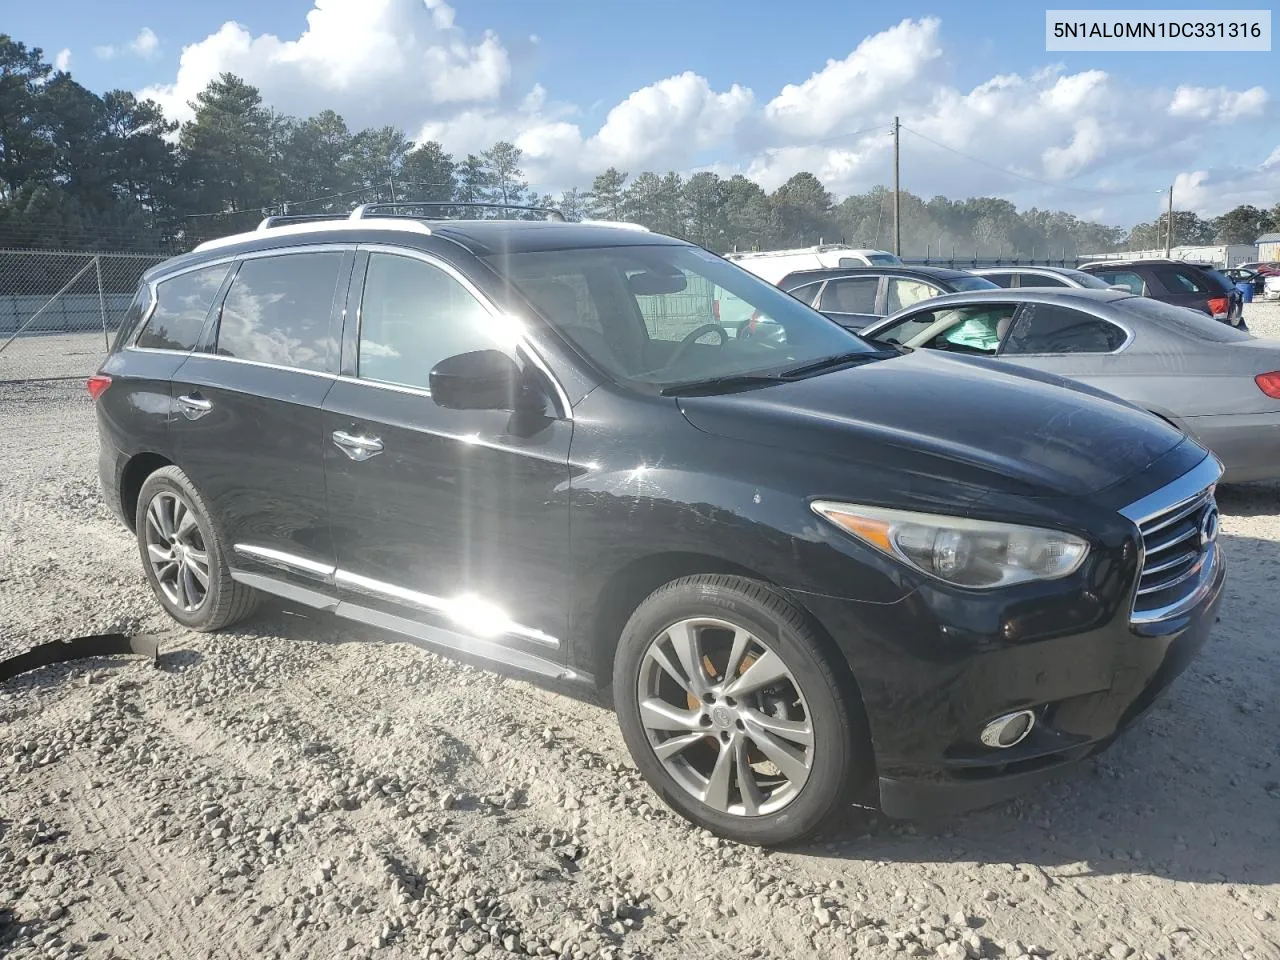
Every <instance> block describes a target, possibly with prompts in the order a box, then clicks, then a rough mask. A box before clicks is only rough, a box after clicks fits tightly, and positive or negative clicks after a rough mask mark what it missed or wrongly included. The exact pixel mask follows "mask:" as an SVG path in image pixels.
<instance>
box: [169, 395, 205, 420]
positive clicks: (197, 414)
mask: <svg viewBox="0 0 1280 960" xmlns="http://www.w3.org/2000/svg"><path fill="white" fill-rule="evenodd" d="M178 409H179V410H181V411H182V415H183V416H184V417H186V418H187V419H188V420H199V419H200V418H201V417H203V416H204V415H205V414H206V413H208V412H209V411H210V410H212V409H213V404H212V403H210V402H209V401H208V400H206V399H205V398H204V397H202V396H200V394H199V393H189V394H187V395H186V396H182V397H179V398H178Z"/></svg>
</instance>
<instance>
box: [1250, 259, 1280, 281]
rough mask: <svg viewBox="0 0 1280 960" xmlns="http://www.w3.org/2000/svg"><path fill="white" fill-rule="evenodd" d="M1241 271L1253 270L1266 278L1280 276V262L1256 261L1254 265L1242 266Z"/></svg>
mask: <svg viewBox="0 0 1280 960" xmlns="http://www.w3.org/2000/svg"><path fill="white" fill-rule="evenodd" d="M1240 267H1241V269H1244V270H1253V271H1255V272H1257V273H1260V274H1262V275H1263V276H1264V277H1277V276H1280V260H1255V261H1253V262H1252V263H1242V264H1240Z"/></svg>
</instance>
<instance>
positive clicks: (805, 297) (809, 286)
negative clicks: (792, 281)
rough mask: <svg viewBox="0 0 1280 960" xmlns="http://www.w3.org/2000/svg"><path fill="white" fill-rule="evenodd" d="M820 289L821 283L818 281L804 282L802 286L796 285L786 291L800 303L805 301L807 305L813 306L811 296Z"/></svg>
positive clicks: (814, 295) (816, 293)
mask: <svg viewBox="0 0 1280 960" xmlns="http://www.w3.org/2000/svg"><path fill="white" fill-rule="evenodd" d="M821 289H822V283H821V281H819V282H818V283H806V284H804V285H803V286H800V287H796V288H795V289H794V290H788V291H787V293H789V294H791V295H792V296H793V297H795V298H796V299H797V300H799V301H800V302H801V303H807V304H808V305H809V306H813V298H814V297H816V296H817V295H818V291H819V290H821Z"/></svg>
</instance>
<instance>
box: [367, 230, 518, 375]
mask: <svg viewBox="0 0 1280 960" xmlns="http://www.w3.org/2000/svg"><path fill="white" fill-rule="evenodd" d="M509 344H510V337H506V336H502V335H501V334H500V332H499V327H498V321H497V320H496V319H495V318H493V317H492V316H490V315H489V313H488V312H487V311H486V310H485V309H484V307H483V306H482V305H481V304H480V301H479V300H477V299H476V298H475V297H474V296H473V295H472V294H471V292H470V291H469V290H467V288H466V287H464V286H463V285H462V284H461V283H460V282H459V281H458V280H457V279H456V278H455V277H453V276H451V275H450V274H448V273H446V272H445V271H444V270H442V269H440V268H439V267H436V266H432V265H431V264H429V263H425V262H423V261H421V260H417V259H414V258H412V257H400V256H396V255H394V254H387V253H375V254H371V255H370V257H369V268H368V270H367V272H366V274H365V281H364V294H363V296H362V298H361V304H360V347H359V358H358V363H359V367H358V370H359V376H360V378H361V379H362V380H377V381H379V382H381V383H392V384H399V385H401V386H406V387H416V388H418V389H421V390H428V389H429V388H430V375H431V368H432V367H434V366H435V365H436V364H437V363H439V362H440V361H441V360H445V359H447V358H449V357H452V356H456V355H457V354H460V353H471V352H473V351H476V350H493V349H502V348H505V347H507V346H508V345H509Z"/></svg>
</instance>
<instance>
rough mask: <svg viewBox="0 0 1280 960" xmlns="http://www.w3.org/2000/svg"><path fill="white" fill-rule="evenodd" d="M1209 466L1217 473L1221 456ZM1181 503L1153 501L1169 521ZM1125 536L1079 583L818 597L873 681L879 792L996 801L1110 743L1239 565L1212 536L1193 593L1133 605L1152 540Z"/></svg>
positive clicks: (908, 806) (960, 806) (869, 686)
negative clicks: (1019, 723)
mask: <svg viewBox="0 0 1280 960" xmlns="http://www.w3.org/2000/svg"><path fill="white" fill-rule="evenodd" d="M1206 471H1207V472H1206ZM1197 472H1198V478H1197V479H1196V482H1197V483H1200V482H1205V483H1208V482H1211V480H1212V476H1217V474H1218V469H1217V467H1216V464H1215V465H1213V466H1212V467H1209V466H1205V467H1201V468H1197V471H1193V474H1196V473H1197ZM1191 476H1192V474H1188V477H1191ZM1206 477H1208V478H1209V479H1205V478H1206ZM1195 489H1196V490H1201V489H1203V487H1199V486H1197V487H1195ZM1189 491H1190V488H1189V489H1188V492H1189ZM1163 496H1164V491H1163V490H1161V491H1157V494H1153V495H1152V498H1156V499H1159V498H1160V497H1163ZM1179 496H1182V495H1181V494H1180V495H1179ZM1147 499H1151V498H1146V499H1144V500H1139V501H1136V502H1135V503H1134V506H1135V507H1137V506H1144V505H1145V504H1146V500H1147ZM1196 499H1199V495H1197V496H1196V497H1191V498H1190V500H1196ZM1210 503H1211V501H1210ZM1165 508H1166V504H1164V503H1163V502H1162V503H1161V504H1160V509H1159V510H1157V511H1153V515H1155V516H1156V517H1157V521H1156V522H1158V520H1159V517H1161V516H1163V511H1164V510H1165ZM1126 509H1127V508H1126ZM1146 515H1147V514H1146V512H1145V511H1144V513H1143V516H1146ZM1182 515H1185V514H1182ZM1170 516H1173V513H1171V514H1170ZM1135 522H1136V521H1135ZM1144 522H1145V521H1144ZM1171 522H1172V521H1171ZM1152 529H1153V530H1154V531H1159V530H1161V529H1164V527H1163V526H1154V527H1152ZM1158 540H1159V538H1158V537H1157V541H1158ZM1111 544H1112V545H1111V546H1110V547H1109V548H1100V549H1099V551H1098V554H1099V555H1098V556H1097V558H1096V561H1097V563H1096V566H1095V567H1094V568H1093V569H1092V570H1090V569H1088V566H1087V565H1086V568H1082V572H1081V580H1080V581H1079V582H1074V583H1072V582H1067V581H1057V582H1054V583H1049V584H1044V585H1042V586H1041V588H1040V590H1039V592H1036V593H1030V594H1028V595H1027V596H1024V597H1015V596H1009V595H1001V592H993V593H991V594H978V595H975V594H974V593H973V592H972V591H967V592H966V591H957V590H951V589H948V588H945V587H942V586H939V585H937V584H936V583H923V582H922V583H921V584H920V585H919V586H918V587H917V589H916V590H915V591H914V592H913V593H911V594H909V595H908V596H906V597H904V598H903V599H902V600H900V601H898V602H896V603H889V604H868V603H859V602H857V601H850V600H843V599H837V598H832V597H822V596H815V595H807V596H805V597H803V598H802V602H803V603H804V604H805V605H806V606H807V607H808V609H809V610H810V612H811V613H812V614H813V615H814V616H815V617H816V618H817V619H818V620H819V621H820V622H821V623H822V624H823V625H824V627H826V629H827V630H828V631H829V632H830V633H831V635H832V637H834V638H835V639H836V641H837V643H838V644H839V645H840V647H841V648H842V650H843V651H844V653H845V654H846V656H847V657H848V660H849V663H850V666H851V668H852V672H853V675H854V677H855V679H856V681H857V684H858V688H859V691H860V692H861V694H862V702H863V705H864V707H865V710H866V718H867V724H868V726H869V728H870V732H871V739H872V745H873V748H874V751H875V763H876V775H877V778H878V787H879V789H878V798H874V797H869V798H865V799H868V800H875V799H878V801H879V804H880V807H881V809H883V810H884V812H885V813H886V814H888V815H890V816H894V817H906V818H914V817H925V816H931V815H935V814H941V813H955V812H959V811H963V810H966V809H972V808H975V807H980V806H986V805H989V804H991V803H995V802H998V801H1000V800H1003V799H1006V798H1007V797H1009V796H1011V795H1013V794H1016V793H1018V792H1021V791H1022V790H1025V789H1027V788H1028V787H1030V786H1032V785H1034V784H1036V783H1039V782H1042V781H1044V780H1046V779H1049V778H1051V777H1053V776H1054V775H1055V774H1057V773H1058V772H1060V771H1061V770H1063V769H1064V768H1066V767H1068V766H1069V765H1071V764H1073V763H1076V762H1078V761H1080V760H1082V759H1084V758H1086V757H1089V756H1092V755H1094V754H1097V753H1098V752H1100V751H1101V750H1104V749H1105V748H1106V747H1107V746H1108V745H1109V744H1110V743H1111V742H1112V741H1113V740H1114V739H1115V738H1116V737H1117V736H1118V735H1119V734H1121V733H1122V732H1123V731H1124V730H1125V729H1126V728H1127V727H1128V726H1129V725H1130V724H1132V723H1133V722H1134V720H1135V719H1137V718H1138V717H1139V716H1141V715H1142V714H1143V713H1144V712H1145V711H1146V710H1147V709H1148V708H1149V707H1150V706H1151V704H1152V703H1153V702H1154V701H1155V700H1156V699H1157V698H1158V697H1159V695H1160V694H1161V693H1162V692H1163V691H1164V690H1165V689H1166V688H1167V687H1168V686H1169V685H1170V683H1172V682H1173V680H1174V679H1175V678H1176V677H1177V676H1178V675H1179V674H1181V673H1182V672H1183V670H1185V669H1186V667H1187V665H1188V664H1189V663H1190V662H1191V660H1192V659H1193V658H1194V657H1195V655H1196V653H1197V652H1198V651H1199V650H1200V648H1201V647H1202V646H1203V644H1204V642H1205V640H1206V639H1207V637H1208V635H1209V631H1210V630H1211V628H1212V626H1213V624H1214V622H1215V620H1216V617H1217V611H1218V606H1219V604H1220V602H1221V597H1222V588H1223V583H1224V581H1225V577H1226V564H1225V560H1224V558H1223V554H1222V550H1221V548H1220V546H1219V545H1217V544H1216V543H1212V542H1210V543H1209V544H1208V545H1206V546H1205V547H1203V551H1204V552H1203V562H1202V563H1201V564H1200V565H1198V566H1197V567H1195V568H1194V569H1195V570H1197V571H1198V573H1196V575H1195V580H1194V581H1191V582H1189V584H1188V592H1187V593H1186V594H1185V595H1183V599H1182V600H1180V601H1178V602H1177V603H1175V604H1170V605H1169V606H1167V607H1166V608H1164V610H1163V612H1162V613H1161V618H1160V619H1153V620H1152V621H1151V622H1143V618H1142V617H1140V616H1136V615H1133V606H1134V592H1135V590H1137V589H1138V579H1137V578H1138V575H1139V571H1140V564H1141V563H1142V555H1143V546H1142V543H1141V542H1140V541H1138V540H1133V539H1132V538H1130V539H1129V540H1128V541H1127V542H1124V543H1116V542H1115V541H1114V540H1112V541H1111ZM1159 549H1161V550H1163V549H1167V548H1166V547H1164V546H1161V547H1160V548H1159ZM1165 556H1168V555H1165ZM1162 559H1163V558H1162ZM1147 582H1148V583H1150V581H1147ZM1022 710H1030V711H1032V712H1033V713H1034V714H1035V717H1036V723H1035V725H1034V727H1033V729H1032V730H1031V732H1030V734H1029V735H1028V736H1027V737H1026V738H1025V739H1024V740H1022V741H1021V742H1020V743H1017V744H1016V745H1015V746H1012V747H1007V748H1004V749H1001V748H998V747H994V746H988V745H984V744H983V743H982V742H981V737H980V734H981V731H982V729H983V728H984V727H985V726H986V725H987V724H988V723H989V722H990V721H992V720H993V719H995V718H997V717H1000V716H1002V715H1004V714H1007V713H1012V712H1015V711H1022Z"/></svg>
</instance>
